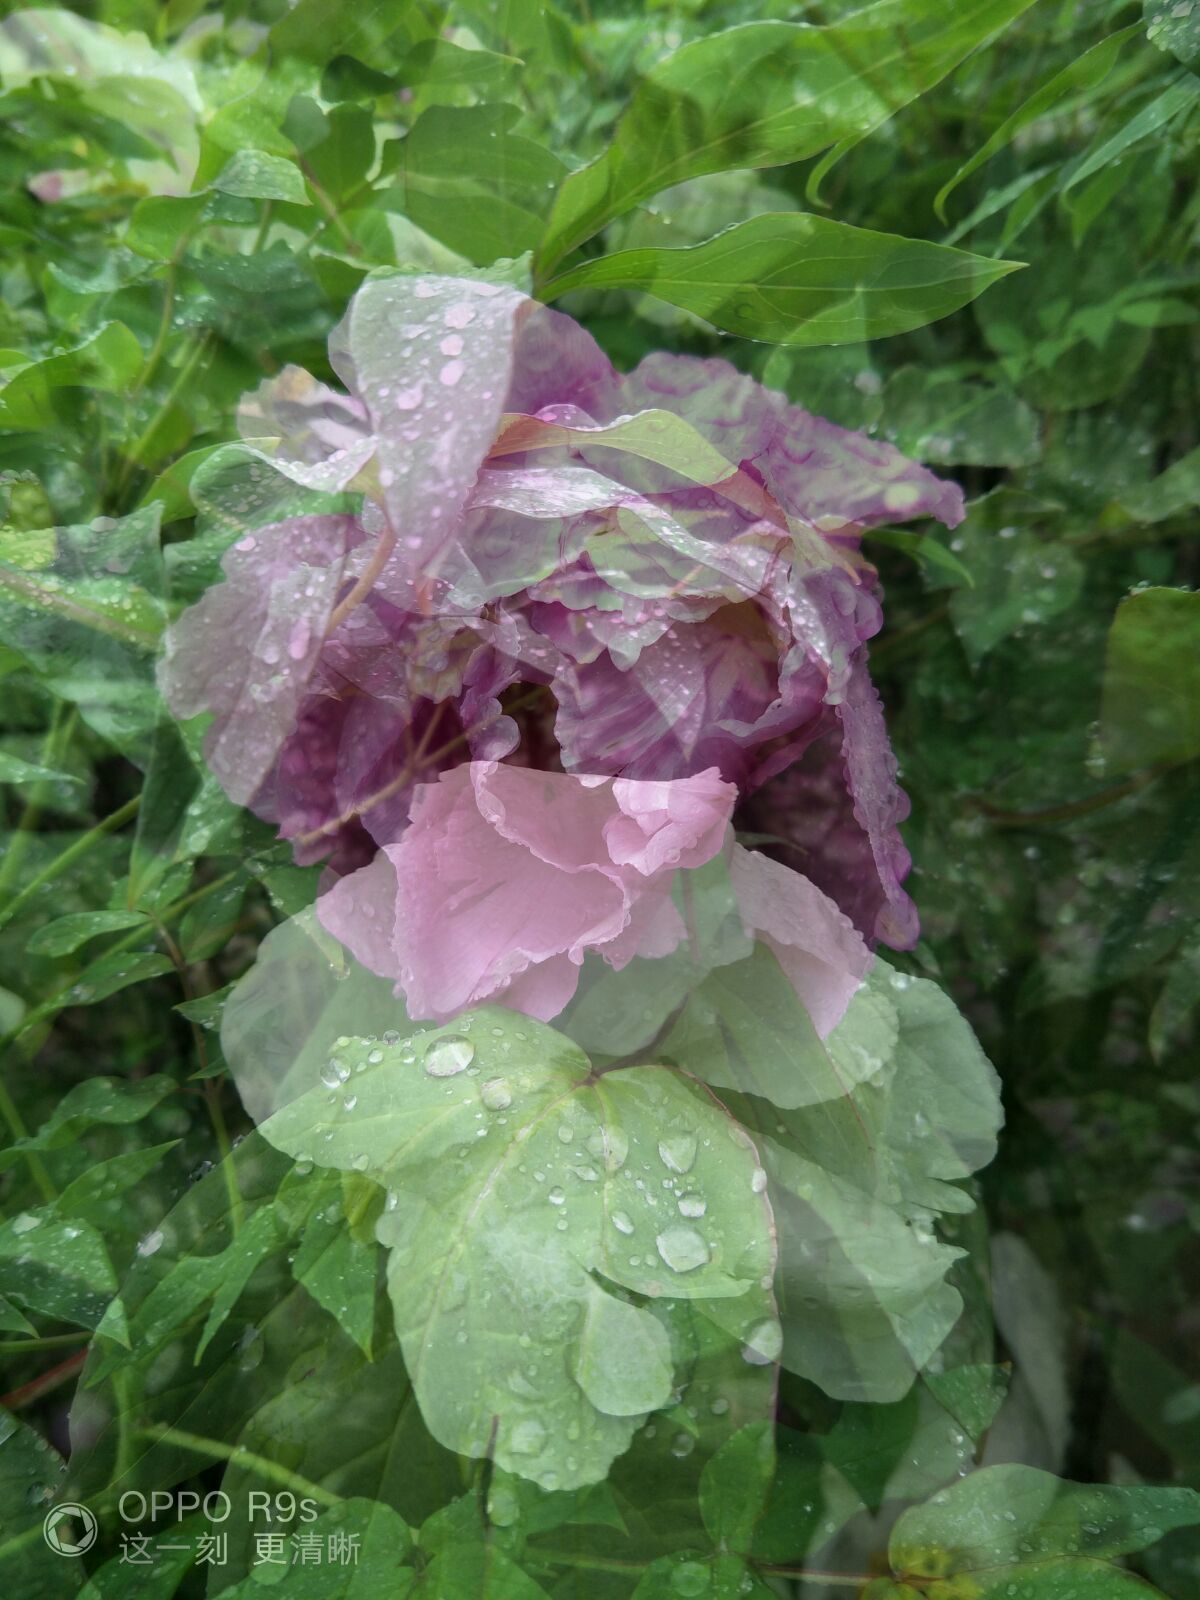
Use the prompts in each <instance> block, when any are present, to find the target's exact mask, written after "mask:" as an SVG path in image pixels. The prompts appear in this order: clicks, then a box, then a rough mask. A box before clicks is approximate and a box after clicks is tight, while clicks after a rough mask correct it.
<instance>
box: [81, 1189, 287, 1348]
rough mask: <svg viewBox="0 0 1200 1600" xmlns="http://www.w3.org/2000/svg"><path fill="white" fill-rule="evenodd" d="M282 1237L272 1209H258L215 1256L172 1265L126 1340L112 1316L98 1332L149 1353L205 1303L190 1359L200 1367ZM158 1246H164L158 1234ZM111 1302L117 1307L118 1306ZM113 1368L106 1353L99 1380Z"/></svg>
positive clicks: (191, 1319) (140, 1310)
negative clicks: (204, 1311)
mask: <svg viewBox="0 0 1200 1600" xmlns="http://www.w3.org/2000/svg"><path fill="white" fill-rule="evenodd" d="M281 1236H282V1233H281V1229H280V1225H279V1221H278V1219H277V1218H276V1215H275V1212H274V1210H273V1209H272V1207H270V1206H261V1207H260V1208H259V1209H258V1210H257V1211H255V1212H254V1214H253V1216H252V1217H250V1219H249V1220H248V1221H247V1222H246V1223H245V1224H244V1225H243V1226H242V1227H241V1228H240V1229H239V1231H238V1233H237V1234H236V1236H235V1237H234V1238H233V1239H232V1240H231V1241H230V1243H229V1244H228V1245H226V1246H225V1248H224V1249H223V1250H221V1251H218V1252H217V1254H215V1255H210V1256H184V1257H182V1258H181V1259H180V1260H178V1261H176V1262H174V1263H173V1264H172V1265H171V1267H170V1268H169V1270H168V1271H167V1273H166V1274H165V1276H164V1277H162V1278H160V1279H159V1281H158V1282H157V1283H156V1284H155V1285H154V1287H153V1288H152V1289H151V1291H150V1293H149V1294H148V1295H147V1296H146V1298H145V1299H144V1300H143V1301H142V1302H141V1304H140V1305H139V1306H138V1308H137V1310H136V1312H135V1313H134V1315H133V1316H132V1317H131V1318H130V1319H129V1323H128V1333H127V1336H125V1337H123V1338H122V1337H120V1334H119V1332H118V1327H117V1319H116V1318H115V1317H113V1316H112V1315H111V1314H110V1316H109V1317H106V1318H105V1321H104V1322H103V1323H102V1324H101V1326H100V1328H99V1330H98V1332H99V1334H100V1335H101V1336H102V1337H103V1336H108V1337H110V1338H113V1337H116V1338H119V1340H120V1343H122V1344H124V1345H126V1347H127V1348H130V1349H136V1350H137V1351H138V1352H139V1353H140V1354H142V1355H145V1354H149V1353H152V1352H154V1351H156V1350H160V1349H161V1348H162V1347H163V1346H164V1345H165V1344H167V1343H169V1342H170V1340H171V1339H172V1338H173V1337H175V1336H176V1335H177V1334H179V1333H180V1332H181V1330H182V1329H183V1328H184V1327H185V1326H186V1325H190V1324H191V1323H193V1322H194V1321H195V1319H196V1314H197V1313H198V1312H199V1311H200V1310H201V1308H202V1307H204V1306H205V1305H208V1306H209V1311H208V1316H207V1318H206V1319H205V1323H204V1327H203V1329H202V1331H201V1333H200V1337H199V1339H198V1341H197V1343H196V1349H195V1353H194V1355H193V1364H194V1365H199V1363H200V1361H201V1359H202V1357H203V1355H204V1352H205V1350H206V1349H207V1348H208V1346H209V1344H210V1342H211V1341H212V1339H213V1338H214V1337H215V1335H216V1334H217V1333H218V1332H219V1331H220V1328H221V1326H222V1324H223V1323H224V1322H225V1320H226V1318H227V1317H228V1316H229V1313H230V1312H231V1311H232V1310H233V1308H234V1306H235V1305H236V1303H237V1301H238V1298H239V1297H240V1295H241V1294H242V1291H243V1290H244V1289H245V1287H246V1285H247V1283H248V1282H249V1281H250V1279H251V1277H252V1276H253V1274H254V1272H255V1270H256V1268H257V1267H258V1266H259V1265H260V1264H261V1263H262V1262H263V1261H264V1260H265V1259H266V1258H267V1257H268V1256H269V1255H271V1254H272V1253H273V1252H274V1251H275V1249H276V1248H277V1246H278V1245H279V1243H280V1239H281ZM156 1243H157V1244H159V1245H161V1243H162V1237H161V1232H160V1233H159V1236H158V1238H157V1241H156ZM115 1304H117V1305H118V1306H119V1304H120V1302H115ZM113 1364H114V1358H113V1356H112V1355H111V1353H109V1354H108V1356H107V1359H106V1362H105V1364H104V1365H103V1366H102V1368H101V1371H100V1373H99V1374H98V1376H103V1375H104V1373H105V1372H107V1371H108V1370H110V1368H111V1366H112V1365H113Z"/></svg>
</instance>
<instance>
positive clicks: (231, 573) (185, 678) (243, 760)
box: [159, 517, 355, 805]
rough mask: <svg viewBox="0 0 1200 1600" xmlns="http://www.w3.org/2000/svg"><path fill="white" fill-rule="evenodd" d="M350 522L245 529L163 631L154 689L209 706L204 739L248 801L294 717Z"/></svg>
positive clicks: (229, 787) (184, 706)
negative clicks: (218, 577) (220, 576)
mask: <svg viewBox="0 0 1200 1600" xmlns="http://www.w3.org/2000/svg"><path fill="white" fill-rule="evenodd" d="M354 537H355V527H354V524H353V523H352V522H351V521H350V519H349V518H346V517H295V518H291V519H289V520H288V521H286V522H280V523H275V524H273V525H272V526H270V527H267V528H260V529H258V530H256V531H255V532H254V533H250V534H247V535H246V537H245V538H244V539H241V540H239V541H238V543H237V544H235V545H234V546H233V547H232V548H231V549H230V550H229V551H227V552H226V555H225V557H224V559H223V561H222V563H221V565H222V569H223V571H224V574H225V578H224V581H223V582H222V583H218V584H214V586H213V587H212V588H211V589H209V591H208V592H207V594H205V595H204V597H203V598H202V599H201V600H200V601H199V603H198V604H197V605H194V606H192V607H190V609H189V610H187V611H185V612H184V613H183V615H182V616H181V617H180V618H179V620H178V621H177V622H175V623H174V624H173V625H172V626H171V627H170V628H169V629H168V631H167V637H166V654H165V657H164V659H163V661H162V663H161V665H160V668H159V682H160V685H161V687H162V692H163V695H164V697H165V698H166V700H167V703H168V704H169V705H170V707H171V709H172V710H173V711H174V713H175V715H176V716H178V717H192V716H196V715H197V714H198V713H199V712H202V711H211V712H212V713H213V723H212V727H211V728H210V729H209V731H208V735H207V737H206V741H205V749H206V752H207V755H208V759H209V762H210V764H211V766H212V769H213V771H214V773H215V774H216V776H217V778H218V779H219V780H220V783H221V785H222V787H223V788H224V789H225V791H226V793H227V794H228V795H229V797H230V799H232V800H234V801H236V802H237V803H238V804H240V805H246V804H249V802H250V801H251V800H252V799H253V797H254V795H255V793H256V791H257V790H258V788H259V787H260V785H261V784H262V782H263V780H264V779H265V778H266V776H267V775H268V773H270V772H271V770H272V768H273V767H274V765H275V762H276V760H277V758H278V756H279V752H280V750H281V748H282V746H283V744H284V742H285V741H286V739H287V737H288V735H289V734H290V733H291V731H292V728H293V727H294V725H295V721H296V716H297V713H298V711H299V708H300V703H301V701H302V699H303V697H304V694H305V691H306V687H307V684H308V680H309V678H310V676H311V675H312V672H313V670H314V668H315V666H316V662H317V658H318V656H319V654H320V650H321V645H322V642H323V640H324V637H325V632H326V629H327V628H328V626H329V621H330V617H331V616H332V613H333V608H334V605H335V602H336V600H337V594H338V589H339V587H340V585H341V582H342V577H343V573H344V570H345V566H346V561H347V555H348V551H349V549H350V545H351V541H352V540H353V538H354Z"/></svg>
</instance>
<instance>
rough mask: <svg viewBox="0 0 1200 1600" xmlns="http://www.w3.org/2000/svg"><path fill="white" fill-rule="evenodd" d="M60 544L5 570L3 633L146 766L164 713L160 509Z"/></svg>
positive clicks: (64, 536)
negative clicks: (42, 557) (45, 557)
mask: <svg viewBox="0 0 1200 1600" xmlns="http://www.w3.org/2000/svg"><path fill="white" fill-rule="evenodd" d="M22 448H23V449H24V446H23V447H22ZM53 538H54V550H53V554H52V559H51V560H50V561H49V562H46V563H45V564H40V565H39V567H38V569H37V570H36V571H25V570H21V569H20V568H18V567H13V566H5V565H2V564H0V632H2V633H3V636H4V641H5V644H6V645H7V647H8V648H9V649H10V650H12V651H15V652H17V653H18V654H19V655H20V657H21V658H22V660H23V661H24V662H25V664H26V665H27V666H28V667H29V668H30V670H31V671H33V672H34V673H36V674H37V676H38V677H39V678H40V679H41V681H42V682H43V683H44V684H45V685H46V686H47V687H48V688H49V689H50V690H51V691H52V692H53V693H54V694H56V695H57V696H58V697H59V698H60V699H63V700H67V701H70V702H71V703H72V704H74V705H77V706H78V707H79V710H80V713H81V715H82V716H83V718H84V720H85V721H86V722H87V723H89V724H90V726H91V727H93V728H94V729H95V730H96V732H98V733H99V734H101V735H102V736H103V737H104V738H105V739H107V740H109V741H110V742H111V743H112V744H114V745H115V746H116V747H117V749H119V750H120V751H121V752H122V753H123V754H126V755H128V756H130V757H131V758H132V759H134V760H136V761H139V764H140V762H141V761H144V760H145V757H146V753H147V747H148V744H149V736H150V730H151V729H152V727H153V725H154V722H155V720H156V719H157V717H158V716H159V715H160V704H159V700H158V695H157V692H156V690H155V687H154V681H153V678H154V654H155V651H156V649H157V646H158V640H159V636H160V634H161V632H162V628H163V624H164V621H165V614H164V613H165V608H164V605H163V602H162V598H161V595H162V586H163V585H162V557H161V551H160V547H159V519H158V509H157V507H150V508H148V509H145V510H141V511H135V512H132V513H131V514H130V515H129V516H126V517H115V518H114V517H95V518H93V519H92V521H91V522H86V523H80V524H75V525H72V526H69V527H60V528H56V529H54V530H53Z"/></svg>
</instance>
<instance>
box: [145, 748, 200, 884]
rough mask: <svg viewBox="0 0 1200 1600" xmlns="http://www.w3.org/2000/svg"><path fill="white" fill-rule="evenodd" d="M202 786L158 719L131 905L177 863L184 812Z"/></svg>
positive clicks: (185, 754)
mask: <svg viewBox="0 0 1200 1600" xmlns="http://www.w3.org/2000/svg"><path fill="white" fill-rule="evenodd" d="M200 781H201V780H200V774H199V772H197V770H196V765H195V762H194V761H193V760H192V757H191V754H190V753H189V751H188V748H187V745H186V743H185V742H184V740H183V737H182V735H181V734H180V732H179V729H178V728H177V727H176V725H175V724H174V723H173V722H171V721H169V720H168V719H167V718H166V717H165V716H163V717H161V718H160V719H159V721H158V722H157V723H156V725H155V728H154V742H153V744H152V746H151V749H150V761H149V764H148V765H147V768H146V783H145V788H144V790H143V793H142V804H141V806H140V808H139V810H138V819H137V827H136V829H135V832H134V836H133V849H132V850H131V852H130V856H129V901H130V904H131V905H135V906H136V905H138V904H140V903H141V902H143V901H145V900H147V899H148V898H149V897H150V896H151V895H152V894H153V893H154V890H155V889H156V888H157V887H158V886H159V884H161V882H162V880H163V878H164V877H165V876H166V873H167V871H168V869H169V868H170V867H171V865H172V864H173V863H174V862H175V861H176V859H177V854H178V850H179V843H180V839H181V836H182V834H183V829H184V824H185V822H186V820H187V814H188V807H189V805H190V804H191V802H192V800H193V799H194V798H195V796H196V793H197V791H198V790H199V788H200Z"/></svg>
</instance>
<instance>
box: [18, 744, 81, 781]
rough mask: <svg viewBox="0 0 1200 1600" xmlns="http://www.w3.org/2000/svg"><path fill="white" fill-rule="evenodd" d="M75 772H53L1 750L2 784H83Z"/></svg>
mask: <svg viewBox="0 0 1200 1600" xmlns="http://www.w3.org/2000/svg"><path fill="white" fill-rule="evenodd" d="M82 781H83V780H82V779H81V778H79V777H77V776H76V774H75V773H73V772H53V771H51V769H50V768H49V767H41V766H38V765H36V764H35V763H34V762H32V761H22V760H21V758H20V756H14V755H10V754H9V753H8V751H7V750H0V783H22V784H24V783H81V782H82Z"/></svg>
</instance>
